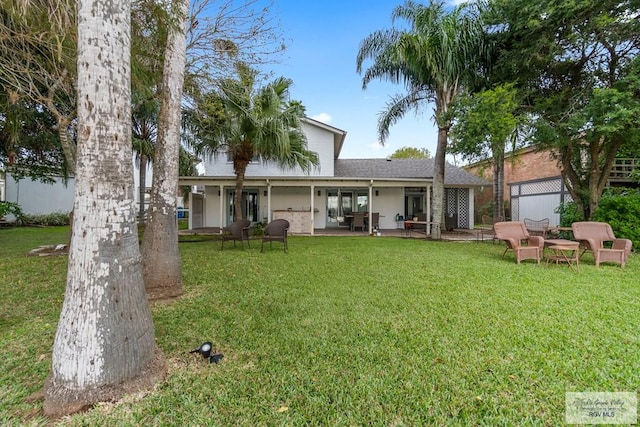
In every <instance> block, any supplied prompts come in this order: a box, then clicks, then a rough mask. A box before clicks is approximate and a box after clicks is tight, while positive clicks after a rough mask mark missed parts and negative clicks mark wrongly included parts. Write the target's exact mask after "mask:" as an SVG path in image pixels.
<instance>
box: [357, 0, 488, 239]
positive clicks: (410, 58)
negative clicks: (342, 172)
mask: <svg viewBox="0 0 640 427" xmlns="http://www.w3.org/2000/svg"><path fill="white" fill-rule="evenodd" d="M469 10H470V9H469V8H468V7H464V6H463V7H458V8H455V9H453V10H451V11H446V10H445V7H444V3H434V2H431V3H429V5H428V6H424V5H422V4H418V3H415V2H413V1H411V0H408V1H406V2H405V3H404V4H403V5H399V6H396V8H395V9H394V10H393V12H392V21H393V22H395V21H396V20H398V19H403V20H406V21H407V22H408V23H409V29H406V30H404V29H398V28H391V29H387V30H382V31H376V32H374V33H372V34H371V35H369V36H368V37H367V38H365V39H364V40H363V41H362V42H361V44H360V49H359V51H358V56H357V58H356V64H357V71H358V72H359V73H362V71H363V68H362V67H363V64H364V62H365V61H366V60H368V59H370V60H372V61H373V62H372V64H371V65H370V66H369V68H367V69H366V70H365V71H364V74H363V78H362V85H363V89H366V87H367V85H368V84H369V82H371V81H372V80H374V79H382V80H387V81H390V82H393V83H403V84H404V86H405V88H406V90H407V92H406V93H405V94H398V95H395V96H393V97H391V99H390V100H389V102H388V103H387V109H386V110H385V111H383V112H382V113H381V114H380V117H379V119H378V134H379V138H380V142H381V143H384V141H385V140H386V139H387V137H388V136H389V128H390V127H391V126H392V125H393V124H395V123H396V122H397V121H399V120H400V119H401V118H402V117H404V115H405V114H406V113H407V112H408V111H409V110H412V109H414V110H418V109H420V107H421V106H423V104H424V103H428V102H433V103H434V104H435V109H434V119H435V122H436V124H437V126H438V144H437V149H436V154H435V157H434V160H435V166H434V181H433V205H432V206H433V218H434V221H436V222H440V220H439V219H440V218H442V215H443V212H442V206H443V198H444V163H445V154H446V148H447V138H448V136H447V135H448V132H449V128H450V127H451V120H452V116H451V112H450V107H451V105H452V103H453V101H454V99H455V96H456V94H458V92H459V91H460V88H461V86H462V85H463V84H466V83H469V82H471V81H472V80H473V79H474V78H475V74H476V71H477V67H476V63H477V61H476V60H477V58H478V57H479V55H480V54H481V53H482V40H483V36H482V34H483V32H482V26H481V22H480V20H479V18H478V17H477V15H475V14H473V13H467V11H469ZM433 230H434V231H433V237H439V230H438V229H437V228H434V229H433Z"/></svg>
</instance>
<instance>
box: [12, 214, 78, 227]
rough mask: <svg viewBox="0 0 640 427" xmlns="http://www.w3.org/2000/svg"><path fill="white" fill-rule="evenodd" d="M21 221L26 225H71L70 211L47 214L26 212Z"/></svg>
mask: <svg viewBox="0 0 640 427" xmlns="http://www.w3.org/2000/svg"><path fill="white" fill-rule="evenodd" d="M20 222H21V223H22V224H24V225H50V226H56V225H69V223H70V221H69V213H68V212H54V213H50V214H45V215H29V214H24V215H22V218H21V220H20Z"/></svg>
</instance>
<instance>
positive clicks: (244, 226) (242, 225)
mask: <svg viewBox="0 0 640 427" xmlns="http://www.w3.org/2000/svg"><path fill="white" fill-rule="evenodd" d="M250 225H251V221H249V220H248V219H239V220H237V221H234V222H233V223H232V224H231V225H229V226H228V227H224V228H223V229H222V239H221V240H222V246H221V247H220V250H224V242H228V241H233V246H234V247H235V246H236V241H239V242H240V244H241V245H242V249H244V241H245V240H246V241H247V246H249V247H251V243H250V242H249V226H250Z"/></svg>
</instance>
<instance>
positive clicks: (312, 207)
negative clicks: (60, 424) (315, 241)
mask: <svg viewBox="0 0 640 427" xmlns="http://www.w3.org/2000/svg"><path fill="white" fill-rule="evenodd" d="M315 194H316V186H315V185H313V184H311V193H310V197H311V203H309V216H310V217H311V221H310V224H311V230H309V232H310V233H311V235H312V236H313V229H314V228H315V227H314V224H313V214H314V212H315V199H316V198H315Z"/></svg>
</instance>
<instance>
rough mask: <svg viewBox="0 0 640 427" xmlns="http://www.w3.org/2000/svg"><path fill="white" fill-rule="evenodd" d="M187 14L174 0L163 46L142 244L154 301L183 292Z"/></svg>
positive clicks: (183, 3) (185, 5)
mask: <svg viewBox="0 0 640 427" xmlns="http://www.w3.org/2000/svg"><path fill="white" fill-rule="evenodd" d="M188 12H189V0H174V1H173V3H172V14H173V16H174V17H175V18H176V20H175V26H171V31H169V36H168V38H167V47H166V50H165V58H164V69H163V73H162V90H161V102H160V114H159V116H158V137H157V141H156V150H155V157H154V162H153V184H152V186H151V203H150V206H149V211H150V212H149V215H148V219H147V225H146V227H145V231H144V239H143V242H142V255H143V260H144V261H143V272H144V282H145V287H146V289H147V294H148V295H149V299H150V300H159V299H169V298H175V297H177V296H179V295H182V293H183V288H182V263H181V261H180V252H179V251H178V224H177V219H176V218H177V204H176V197H177V194H178V162H179V153H180V112H181V105H182V102H181V101H182V88H183V85H184V67H185V58H186V44H187V42H186V25H187V24H186V23H187V16H188Z"/></svg>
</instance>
